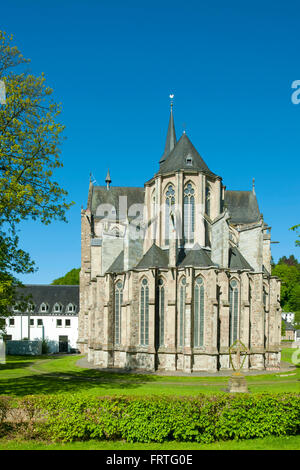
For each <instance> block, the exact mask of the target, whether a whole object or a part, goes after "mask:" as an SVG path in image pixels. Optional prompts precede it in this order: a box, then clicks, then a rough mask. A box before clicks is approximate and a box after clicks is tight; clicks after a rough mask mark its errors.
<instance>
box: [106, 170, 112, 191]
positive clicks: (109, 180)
mask: <svg viewBox="0 0 300 470" xmlns="http://www.w3.org/2000/svg"><path fill="white" fill-rule="evenodd" d="M105 183H106V189H109V185H110V183H111V179H110V174H109V168H108V170H107V175H106V178H105Z"/></svg>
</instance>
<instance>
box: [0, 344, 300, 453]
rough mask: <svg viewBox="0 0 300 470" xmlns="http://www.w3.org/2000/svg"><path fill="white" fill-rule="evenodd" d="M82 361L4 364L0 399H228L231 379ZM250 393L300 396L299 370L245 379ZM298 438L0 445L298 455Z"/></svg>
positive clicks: (7, 445) (25, 359)
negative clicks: (112, 368) (111, 369)
mask: <svg viewBox="0 0 300 470" xmlns="http://www.w3.org/2000/svg"><path fill="white" fill-rule="evenodd" d="M294 351H295V349H290V348H286V349H283V350H282V360H283V361H285V362H289V363H291V362H292V354H293V352H294ZM80 357H81V356H80V355H74V356H73V355H64V356H40V357H36V356H35V357H29V356H7V358H6V364H0V395H9V396H15V397H22V396H25V395H32V394H33V395H43V394H61V393H67V394H69V393H70V394H84V395H86V394H90V395H93V396H108V395H109V396H112V395H140V396H141V395H177V396H180V395H182V396H183V395H185V396H186V395H190V396H191V395H197V394H199V393H207V394H217V393H224V391H225V390H226V387H227V384H228V377H194V376H191V377H187V376H185V377H178V376H158V375H152V374H126V373H123V374H121V373H107V372H101V371H99V370H94V369H85V368H82V367H78V366H77V365H76V363H77V361H78V359H80ZM247 383H248V388H249V392H250V393H263V392H273V393H274V392H278V393H280V392H299V391H300V387H299V385H300V365H299V364H298V366H297V367H296V368H295V369H292V370H291V371H290V372H285V373H282V372H274V374H266V375H256V376H255V375H253V376H247ZM299 448H300V436H287V437H273V436H271V437H267V438H263V439H252V440H246V441H242V440H241V441H226V442H216V443H213V444H206V445H204V444H197V443H186V442H176V441H172V442H166V443H163V444H157V443H151V444H139V443H134V444H129V443H126V442H123V441H96V440H90V441H86V442H73V443H65V444H63V443H48V442H42V441H24V440H18V439H8V438H3V439H0V450H106V451H110V450H161V451H164V450H170V451H171V450H176V451H177V450H265V449H268V450H283V449H289V450H293V449H297V450H298V449H299Z"/></svg>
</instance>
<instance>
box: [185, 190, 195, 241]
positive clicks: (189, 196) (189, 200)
mask: <svg viewBox="0 0 300 470" xmlns="http://www.w3.org/2000/svg"><path fill="white" fill-rule="evenodd" d="M183 203H184V209H183V212H184V240H185V241H186V242H187V243H193V241H194V232H195V189H194V188H193V185H192V183H188V184H187V185H186V187H185V189H184V198H183Z"/></svg>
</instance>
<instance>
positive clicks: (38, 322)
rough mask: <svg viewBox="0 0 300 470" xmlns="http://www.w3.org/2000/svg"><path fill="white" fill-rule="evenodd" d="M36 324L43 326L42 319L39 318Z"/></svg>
mask: <svg viewBox="0 0 300 470" xmlns="http://www.w3.org/2000/svg"><path fill="white" fill-rule="evenodd" d="M37 326H43V320H42V319H41V318H39V319H38V321H37Z"/></svg>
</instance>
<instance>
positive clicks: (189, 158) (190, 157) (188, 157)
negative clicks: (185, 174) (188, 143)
mask: <svg viewBox="0 0 300 470" xmlns="http://www.w3.org/2000/svg"><path fill="white" fill-rule="evenodd" d="M185 162H186V165H187V166H193V158H192V156H191V155H188V156H187V157H186V159H185Z"/></svg>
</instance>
